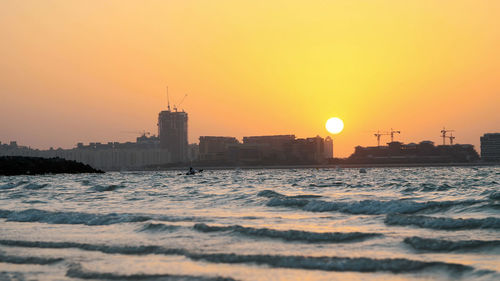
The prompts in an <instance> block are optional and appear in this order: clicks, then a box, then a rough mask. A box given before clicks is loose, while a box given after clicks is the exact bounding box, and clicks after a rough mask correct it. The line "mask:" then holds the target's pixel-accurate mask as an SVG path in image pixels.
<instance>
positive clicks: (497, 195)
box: [488, 191, 500, 200]
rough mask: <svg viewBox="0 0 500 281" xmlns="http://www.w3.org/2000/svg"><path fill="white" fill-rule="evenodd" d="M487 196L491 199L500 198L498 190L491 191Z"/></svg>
mask: <svg viewBox="0 0 500 281" xmlns="http://www.w3.org/2000/svg"><path fill="white" fill-rule="evenodd" d="M488 197H489V198H490V199H492V200H500V192H499V191H496V192H492V193H491V194H490V196H488Z"/></svg>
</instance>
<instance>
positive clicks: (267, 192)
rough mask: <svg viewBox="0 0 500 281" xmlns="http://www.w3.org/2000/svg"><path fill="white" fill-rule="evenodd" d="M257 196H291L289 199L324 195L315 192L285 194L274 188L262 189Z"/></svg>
mask: <svg viewBox="0 0 500 281" xmlns="http://www.w3.org/2000/svg"><path fill="white" fill-rule="evenodd" d="M257 196H260V197H267V198H289V199H307V198H320V197H323V196H321V195H315V194H301V195H291V196H290V195H283V194H281V193H278V192H276V191H273V190H268V189H266V190H262V191H260V192H259V193H257Z"/></svg>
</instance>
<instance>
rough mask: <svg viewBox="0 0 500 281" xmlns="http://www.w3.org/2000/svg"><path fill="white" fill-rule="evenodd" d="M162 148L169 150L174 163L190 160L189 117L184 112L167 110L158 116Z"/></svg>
mask: <svg viewBox="0 0 500 281" xmlns="http://www.w3.org/2000/svg"><path fill="white" fill-rule="evenodd" d="M158 137H159V138H160V148H163V149H167V150H168V151H169V152H170V155H171V156H172V162H186V161H187V160H188V115H187V113H186V112H184V111H180V112H177V111H170V110H165V111H162V112H160V114H159V115H158Z"/></svg>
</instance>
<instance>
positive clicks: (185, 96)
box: [174, 94, 188, 111]
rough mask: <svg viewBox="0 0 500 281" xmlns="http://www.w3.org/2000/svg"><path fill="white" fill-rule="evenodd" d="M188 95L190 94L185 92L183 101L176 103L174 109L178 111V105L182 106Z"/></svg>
mask: <svg viewBox="0 0 500 281" xmlns="http://www.w3.org/2000/svg"><path fill="white" fill-rule="evenodd" d="M187 96H188V95H187V94H185V95H184V96H183V97H182V99H181V101H180V102H179V103H178V104H177V105H174V110H175V111H177V107H178V106H179V107H180V106H181V104H182V103H183V102H184V100H185V99H186V98H187Z"/></svg>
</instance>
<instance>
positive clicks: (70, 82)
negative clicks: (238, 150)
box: [0, 1, 500, 157]
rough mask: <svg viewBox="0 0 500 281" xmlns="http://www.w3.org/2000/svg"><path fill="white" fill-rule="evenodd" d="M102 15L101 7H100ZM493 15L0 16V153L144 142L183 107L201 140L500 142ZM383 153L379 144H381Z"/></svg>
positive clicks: (55, 4)
mask: <svg viewBox="0 0 500 281" xmlns="http://www.w3.org/2000/svg"><path fill="white" fill-rule="evenodd" d="M111 2H113V1H111ZM499 11H500V3H498V2H491V1H475V2H473V3H472V2H469V1H440V2H439V3H428V4H425V5H424V4H421V2H420V1H405V2H400V1H378V2H374V3H365V2H343V3H341V2H339V3H327V2H313V3H308V4H305V2H300V1H286V2H280V1H276V2H272V3H268V2H265V1H262V2H255V3H253V4H252V5H245V4H243V3H236V2H231V1H211V2H210V3H208V2H206V3H191V2H168V3H166V2H162V1H160V2H154V1H153V2H149V3H148V4H147V5H145V4H143V3H139V2H134V1H120V2H119V3H118V2H113V3H100V2H85V3H83V2H82V3H79V2H68V1H52V2H50V4H49V3H43V2H41V1H31V2H30V1H27V2H25V4H24V5H19V4H18V3H16V2H15V1H2V3H0V22H1V25H0V26H1V27H0V38H3V41H4V42H8V44H2V45H1V46H0V52H1V53H2V56H3V58H2V61H3V62H2V66H1V67H0V95H1V99H2V102H1V103H0V132H1V135H0V141H2V143H5V142H9V141H17V142H18V143H20V144H23V145H29V146H32V147H35V148H41V149H46V148H49V147H51V146H53V147H63V148H71V147H74V145H75V144H76V143H77V142H85V143H88V142H95V141H101V142H107V141H120V142H123V141H127V140H132V139H134V138H135V137H136V135H135V134H129V133H125V131H142V130H145V131H149V132H156V130H155V128H156V120H157V114H158V112H160V111H162V110H164V109H165V108H166V107H167V100H166V93H165V86H166V85H168V86H169V87H170V99H171V101H172V103H179V101H180V100H181V99H182V97H183V96H184V95H185V94H188V95H189V96H188V97H187V99H186V100H185V101H184V103H183V105H182V108H184V109H185V110H186V112H188V113H189V116H190V121H189V122H190V125H189V133H188V135H189V142H190V143H193V142H197V140H198V138H199V136H207V135H214V136H219V135H220V136H235V137H237V138H238V139H241V138H242V137H244V136H252V135H274V134H295V135H297V137H309V136H315V135H320V136H322V137H326V136H328V135H330V134H329V133H328V132H327V131H326V129H325V122H326V120H327V119H328V118H330V117H334V116H337V117H339V118H341V119H342V120H343V121H344V124H345V127H344V131H343V132H341V133H340V134H338V135H334V136H333V139H334V143H335V148H334V150H335V155H338V156H341V157H347V156H349V155H350V154H351V153H352V152H353V151H354V146H356V145H363V146H371V145H376V138H375V137H374V136H373V133H374V132H376V131H377V130H383V131H387V130H389V129H390V128H394V129H396V130H400V131H401V134H400V135H397V137H396V140H400V141H402V142H410V141H414V140H431V141H434V142H435V143H436V144H440V143H441V138H440V133H439V131H440V130H441V129H442V128H443V126H445V127H446V128H449V129H454V130H456V132H455V133H454V136H455V137H456V139H455V142H457V143H471V144H473V145H474V146H475V148H476V150H478V151H479V149H480V147H479V138H480V136H482V135H483V134H484V133H489V132H491V133H493V132H497V131H498V129H499V128H498V124H500V114H498V112H497V109H496V107H498V104H500V81H499V80H498V77H499V76H500V75H499V74H500V54H499V53H498V52H497V51H496V50H497V49H498V46H500V30H499V29H498V28H495V27H496V24H495V23H496V22H497V16H498V12H499ZM387 140H388V139H387Z"/></svg>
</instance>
